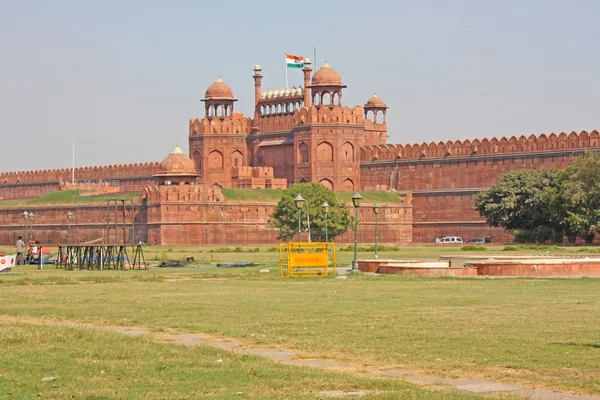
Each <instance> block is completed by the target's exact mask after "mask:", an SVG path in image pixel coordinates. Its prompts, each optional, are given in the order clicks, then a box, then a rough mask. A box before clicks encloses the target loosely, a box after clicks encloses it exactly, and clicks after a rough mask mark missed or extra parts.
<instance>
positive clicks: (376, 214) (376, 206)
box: [373, 203, 381, 258]
mask: <svg viewBox="0 0 600 400" xmlns="http://www.w3.org/2000/svg"><path fill="white" fill-rule="evenodd" d="M380 208H381V206H380V205H379V204H377V203H375V204H373V213H375V258H377V233H378V232H377V231H378V226H377V219H378V218H377V217H378V216H379V209H380Z"/></svg>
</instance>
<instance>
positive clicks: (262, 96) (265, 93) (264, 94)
mask: <svg viewBox="0 0 600 400" xmlns="http://www.w3.org/2000/svg"><path fill="white" fill-rule="evenodd" d="M260 98H261V99H266V98H267V92H266V91H264V92H262V93H261V95H260Z"/></svg>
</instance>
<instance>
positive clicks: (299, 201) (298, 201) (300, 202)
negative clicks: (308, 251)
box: [294, 193, 304, 241]
mask: <svg viewBox="0 0 600 400" xmlns="http://www.w3.org/2000/svg"><path fill="white" fill-rule="evenodd" d="M294 203H296V207H297V208H298V241H301V235H302V231H301V227H300V210H302V206H303V205H304V197H302V196H300V193H298V195H297V196H296V198H295V199H294Z"/></svg>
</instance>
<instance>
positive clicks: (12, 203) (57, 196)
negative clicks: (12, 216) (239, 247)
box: [0, 189, 400, 207]
mask: <svg viewBox="0 0 600 400" xmlns="http://www.w3.org/2000/svg"><path fill="white" fill-rule="evenodd" d="M282 193H283V190H280V189H223V194H224V195H225V199H226V201H251V202H265V203H277V202H279V200H280V199H281V195H282ZM335 195H336V197H337V199H338V201H340V202H345V203H347V204H352V200H351V197H352V193H349V192H335ZM361 195H362V196H363V201H364V202H365V203H375V202H379V203H380V204H397V203H400V199H399V198H398V195H397V194H396V193H389V192H361ZM139 197H140V196H139V195H137V194H135V195H134V194H118V193H117V194H114V195H110V196H80V195H79V191H78V190H64V191H60V192H50V193H47V194H45V195H43V196H41V197H39V198H37V199H29V200H0V207H17V206H19V207H21V206H28V205H30V206H42V205H58V204H94V203H103V202H104V203H105V202H106V200H107V199H110V198H119V199H127V200H134V201H137V200H138V198H139Z"/></svg>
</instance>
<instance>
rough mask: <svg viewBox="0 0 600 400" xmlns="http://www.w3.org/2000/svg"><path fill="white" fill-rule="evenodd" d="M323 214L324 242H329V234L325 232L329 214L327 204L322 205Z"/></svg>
mask: <svg viewBox="0 0 600 400" xmlns="http://www.w3.org/2000/svg"><path fill="white" fill-rule="evenodd" d="M321 207H323V213H325V241H326V242H329V232H327V214H329V204H327V202H325V203H323V205H322V206H321Z"/></svg>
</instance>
